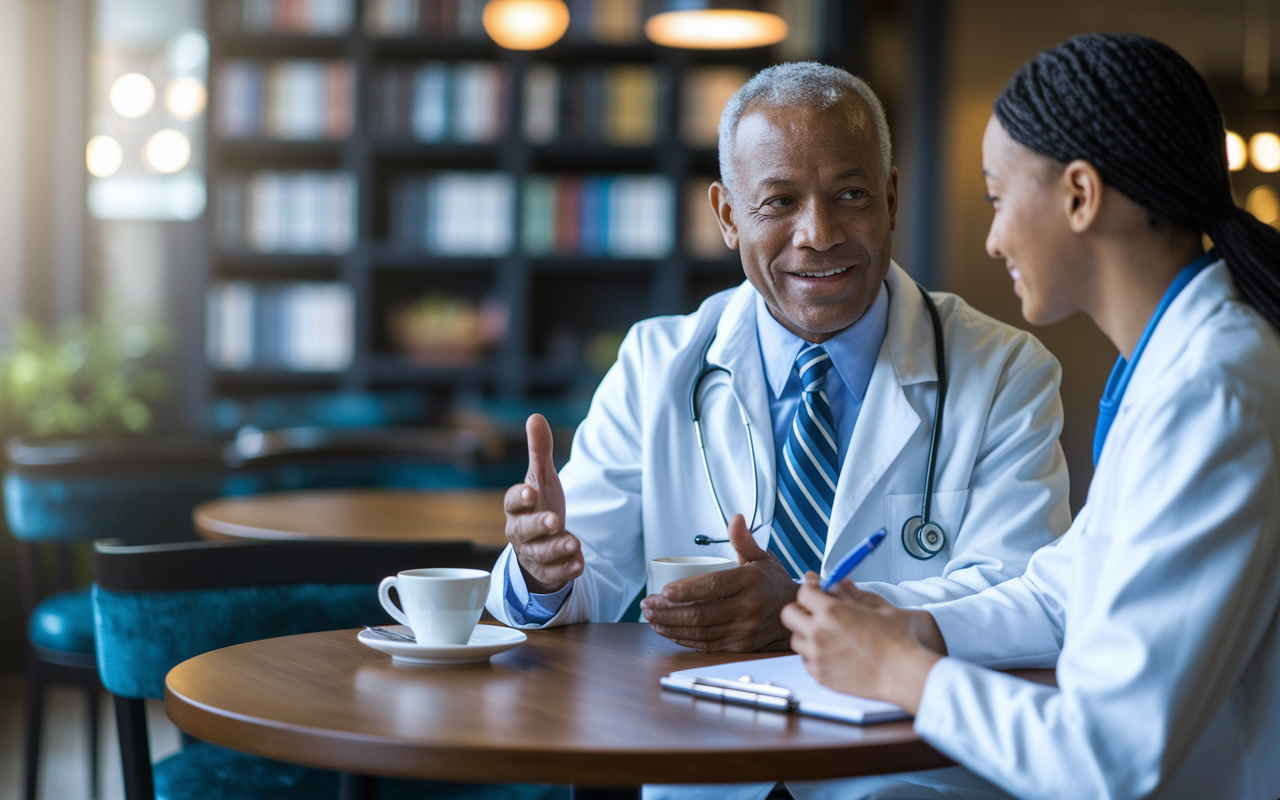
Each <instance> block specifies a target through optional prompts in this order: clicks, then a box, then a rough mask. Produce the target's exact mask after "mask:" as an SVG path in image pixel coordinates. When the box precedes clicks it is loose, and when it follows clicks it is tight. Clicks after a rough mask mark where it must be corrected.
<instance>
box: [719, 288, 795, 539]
mask: <svg viewBox="0 0 1280 800" xmlns="http://www.w3.org/2000/svg"><path fill="white" fill-rule="evenodd" d="M755 297H756V293H755V289H754V288H753V287H752V286H751V284H750V283H749V282H744V283H743V284H742V286H741V287H739V289H738V291H737V292H736V293H735V294H734V296H733V298H732V299H731V300H730V301H729V304H728V305H727V306H725V309H724V312H723V313H722V314H721V315H720V324H719V325H718V326H717V328H716V340H715V343H714V344H712V346H711V349H710V350H709V351H708V352H707V362H708V363H709V364H712V365H716V366H722V367H725V368H726V369H728V370H729V372H730V375H731V378H730V385H731V386H732V387H733V390H734V392H736V393H737V395H738V398H739V399H740V400H741V402H742V407H743V409H744V411H745V412H746V415H747V420H748V422H749V423H750V424H751V436H752V441H753V442H754V444H755V455H756V465H757V466H756V470H757V479H758V480H759V482H760V483H759V486H760V500H759V502H760V508H759V516H758V518H757V520H756V521H757V524H759V523H760V522H761V521H766V522H767V521H769V520H772V519H773V504H774V497H775V494H776V489H775V486H776V482H777V470H778V467H777V464H776V461H777V459H776V456H775V454H774V443H773V422H772V417H771V416H770V413H769V385H768V382H767V381H766V380H765V375H764V364H763V363H761V360H760V342H759V339H758V337H757V334H756V301H755ZM708 447H709V448H710V447H714V444H712V443H710V442H708ZM742 471H743V472H744V473H745V472H746V467H745V465H744V466H743V468H742ZM744 477H746V476H745V475H744ZM748 496H749V495H748ZM747 522H748V524H750V519H748V520H747ZM768 537H769V526H768V525H763V526H761V527H760V528H759V530H757V531H756V534H755V539H756V542H757V543H759V544H760V546H761V547H764V546H766V543H767V542H768Z"/></svg>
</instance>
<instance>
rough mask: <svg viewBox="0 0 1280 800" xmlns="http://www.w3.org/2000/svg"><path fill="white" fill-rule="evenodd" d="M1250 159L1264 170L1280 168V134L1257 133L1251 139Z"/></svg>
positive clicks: (1254, 164)
mask: <svg viewBox="0 0 1280 800" xmlns="http://www.w3.org/2000/svg"><path fill="white" fill-rule="evenodd" d="M1249 161H1251V162H1252V163H1253V166H1254V167H1255V168H1257V169H1259V170H1261V171H1263V172H1275V171H1276V170H1280V136H1276V135H1275V134H1274V133H1255V134H1254V135H1253V136H1252V137H1251V138H1250V139H1249Z"/></svg>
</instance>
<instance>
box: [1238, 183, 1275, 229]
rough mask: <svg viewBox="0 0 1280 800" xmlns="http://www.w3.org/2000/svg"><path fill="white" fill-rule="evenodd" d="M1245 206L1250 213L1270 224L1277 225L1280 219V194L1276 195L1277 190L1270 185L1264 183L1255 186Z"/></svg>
mask: <svg viewBox="0 0 1280 800" xmlns="http://www.w3.org/2000/svg"><path fill="white" fill-rule="evenodd" d="M1244 206H1245V208H1247V209H1248V210H1249V213H1250V214H1252V215H1254V216H1255V217H1257V218H1258V219H1259V220H1260V221H1262V222H1265V223H1267V224H1268V225H1275V224H1276V222H1277V221H1280V196H1278V195H1276V190H1275V189H1272V188H1271V187H1270V186H1267V185H1265V184H1264V185H1262V186H1257V187H1255V188H1254V190H1253V191H1251V192H1249V196H1248V198H1246V199H1245V201H1244Z"/></svg>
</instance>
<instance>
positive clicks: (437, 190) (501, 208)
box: [390, 172, 516, 257]
mask: <svg viewBox="0 0 1280 800" xmlns="http://www.w3.org/2000/svg"><path fill="white" fill-rule="evenodd" d="M390 199H391V215H390V221H391V230H390V238H391V240H392V241H393V242H395V243H396V244H398V245H401V246H404V247H407V248H409V249H413V250H420V251H425V252H427V253H431V254H434V255H442V256H479V257H485V256H488V257H493V256H502V255H506V254H507V253H509V252H510V251H511V249H512V247H513V246H514V244H515V199H516V186H515V179H514V178H513V177H512V176H511V175H509V174H507V173H505V172H439V173H434V174H427V175H408V176H404V177H401V178H400V179H398V180H397V181H395V182H394V183H393V185H392V189H391V198H390Z"/></svg>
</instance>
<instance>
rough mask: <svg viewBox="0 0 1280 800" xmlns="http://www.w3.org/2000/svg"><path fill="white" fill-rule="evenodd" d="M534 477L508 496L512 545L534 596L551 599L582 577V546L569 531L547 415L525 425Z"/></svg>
mask: <svg viewBox="0 0 1280 800" xmlns="http://www.w3.org/2000/svg"><path fill="white" fill-rule="evenodd" d="M525 432H526V433H527V434H528V436H529V472H528V474H527V475H526V476H525V479H524V481H525V482H524V483H517V484H516V485H515V486H512V487H511V488H510V489H508V490H507V494H506V497H505V498H504V502H503V506H504V508H505V510H506V512H507V541H509V542H511V547H512V549H513V550H515V554H516V560H517V561H519V562H520V569H521V570H522V571H523V572H524V580H525V584H526V586H528V588H529V591H531V592H536V593H538V594H550V593H552V592H557V591H559V590H560V589H562V588H564V586H565V584H567V583H569V581H572V580H573V579H574V578H577V577H578V576H579V575H581V574H582V570H583V567H584V562H583V558H582V543H581V542H579V541H578V538H577V537H576V536H574V535H573V534H572V533H569V532H568V531H566V530H565V529H564V512H565V505H564V488H563V487H562V486H561V485H560V476H559V475H558V474H557V473H556V466H555V463H554V462H553V461H552V457H551V453H552V440H551V426H550V425H548V424H547V420H546V419H545V418H544V417H543V416H542V415H541V414H534V415H532V416H530V417H529V421H528V422H526V423H525Z"/></svg>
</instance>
